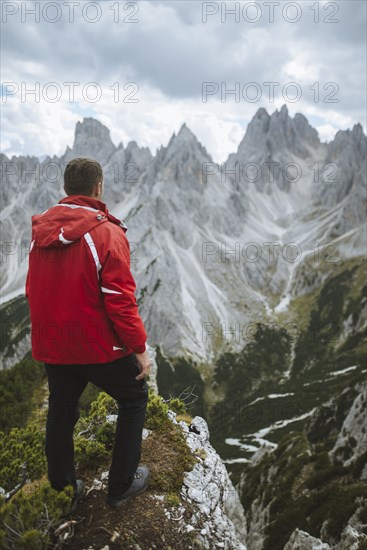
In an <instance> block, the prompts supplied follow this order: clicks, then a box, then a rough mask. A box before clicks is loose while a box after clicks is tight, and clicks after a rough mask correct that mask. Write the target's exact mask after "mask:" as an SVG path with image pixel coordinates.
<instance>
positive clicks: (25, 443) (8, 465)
mask: <svg viewBox="0 0 367 550" xmlns="http://www.w3.org/2000/svg"><path fill="white" fill-rule="evenodd" d="M44 445H45V433H44V432H41V431H39V430H38V428H37V427H36V426H35V425H29V426H26V427H25V428H13V429H12V430H10V432H9V433H8V434H3V433H1V432H0V485H1V486H2V487H3V488H4V489H5V490H7V491H9V490H11V489H13V488H14V487H15V486H16V485H17V484H18V483H19V482H20V480H21V477H22V465H23V464H26V473H27V478H28V479H31V480H33V479H37V478H39V477H40V476H41V475H42V474H43V473H44V472H45V471H46V457H45V452H44Z"/></svg>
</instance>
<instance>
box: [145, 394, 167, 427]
mask: <svg viewBox="0 0 367 550" xmlns="http://www.w3.org/2000/svg"><path fill="white" fill-rule="evenodd" d="M168 409H169V407H168V405H167V403H165V402H164V400H163V398H162V397H161V396H160V395H158V394H156V393H154V392H153V391H151V390H150V389H149V398H148V404H147V412H146V418H145V426H146V427H147V428H148V429H150V430H159V429H162V428H164V427H165V426H167V425H168V424H169V423H170V420H169V418H168V416H167V413H168Z"/></svg>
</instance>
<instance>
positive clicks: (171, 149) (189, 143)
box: [157, 123, 211, 163]
mask: <svg viewBox="0 0 367 550" xmlns="http://www.w3.org/2000/svg"><path fill="white" fill-rule="evenodd" d="M189 157H197V158H198V159H200V160H203V158H205V160H209V161H210V160H211V156H210V155H209V153H208V152H207V150H206V149H205V147H204V146H203V145H202V144H201V143H200V141H199V140H198V139H197V137H196V136H195V134H194V133H193V132H192V131H191V130H190V128H189V127H188V126H187V125H186V124H185V123H184V124H182V126H181V128H180V130H179V132H178V134H177V135H176V133H175V132H174V133H173V134H172V136H171V139H170V140H169V142H168V145H167V147H163V148H161V149H159V150H158V151H157V158H159V160H160V161H161V160H163V161H164V162H165V163H167V162H170V161H171V160H172V159H176V158H178V159H183V160H187V159H188V158H189Z"/></svg>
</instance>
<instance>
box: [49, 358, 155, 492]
mask: <svg viewBox="0 0 367 550" xmlns="http://www.w3.org/2000/svg"><path fill="white" fill-rule="evenodd" d="M45 369H46V372H47V376H48V385H49V391H50V395H49V398H48V402H49V407H48V414H47V422H46V457H47V465H48V479H49V481H50V484H51V486H52V487H53V488H54V489H56V490H58V491H60V490H62V489H63V488H64V487H65V486H66V485H73V486H74V487H76V472H75V465H74V442H73V433H74V427H75V424H76V422H77V420H78V418H79V398H80V396H81V394H82V393H83V391H84V389H85V387H86V385H87V384H88V382H92V383H93V384H95V385H96V386H98V387H99V388H101V389H102V390H104V391H105V392H106V393H108V394H109V395H110V396H111V397H113V398H114V399H116V401H117V404H118V418H117V425H116V436H115V442H114V447H113V453H112V462H111V466H110V470H109V480H108V493H109V494H110V495H111V496H116V497H119V496H120V495H121V493H123V492H124V491H126V489H128V488H129V486H130V485H131V483H132V482H133V479H134V473H135V471H136V469H137V467H138V465H139V462H140V457H141V440H142V431H143V426H144V421H145V413H146V406H147V402H148V384H147V382H146V380H145V378H143V379H142V380H135V376H137V375H138V374H139V373H140V369H139V366H138V360H137V358H136V355H135V353H131V354H130V355H128V356H125V357H122V358H120V359H116V360H115V361H112V362H110V363H95V364H89V365H56V364H49V363H45Z"/></svg>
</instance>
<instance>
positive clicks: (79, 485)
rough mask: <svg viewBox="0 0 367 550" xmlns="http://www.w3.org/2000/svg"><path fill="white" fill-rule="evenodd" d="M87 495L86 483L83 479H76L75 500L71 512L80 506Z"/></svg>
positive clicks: (72, 502)
mask: <svg viewBox="0 0 367 550" xmlns="http://www.w3.org/2000/svg"><path fill="white" fill-rule="evenodd" d="M84 496H85V484H84V481H82V480H81V479H77V480H76V491H75V495H74V498H73V500H72V501H71V508H70V514H72V513H73V512H75V510H76V509H77V507H78V504H79V502H80V501H81V500H82V498H83V497H84Z"/></svg>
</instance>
